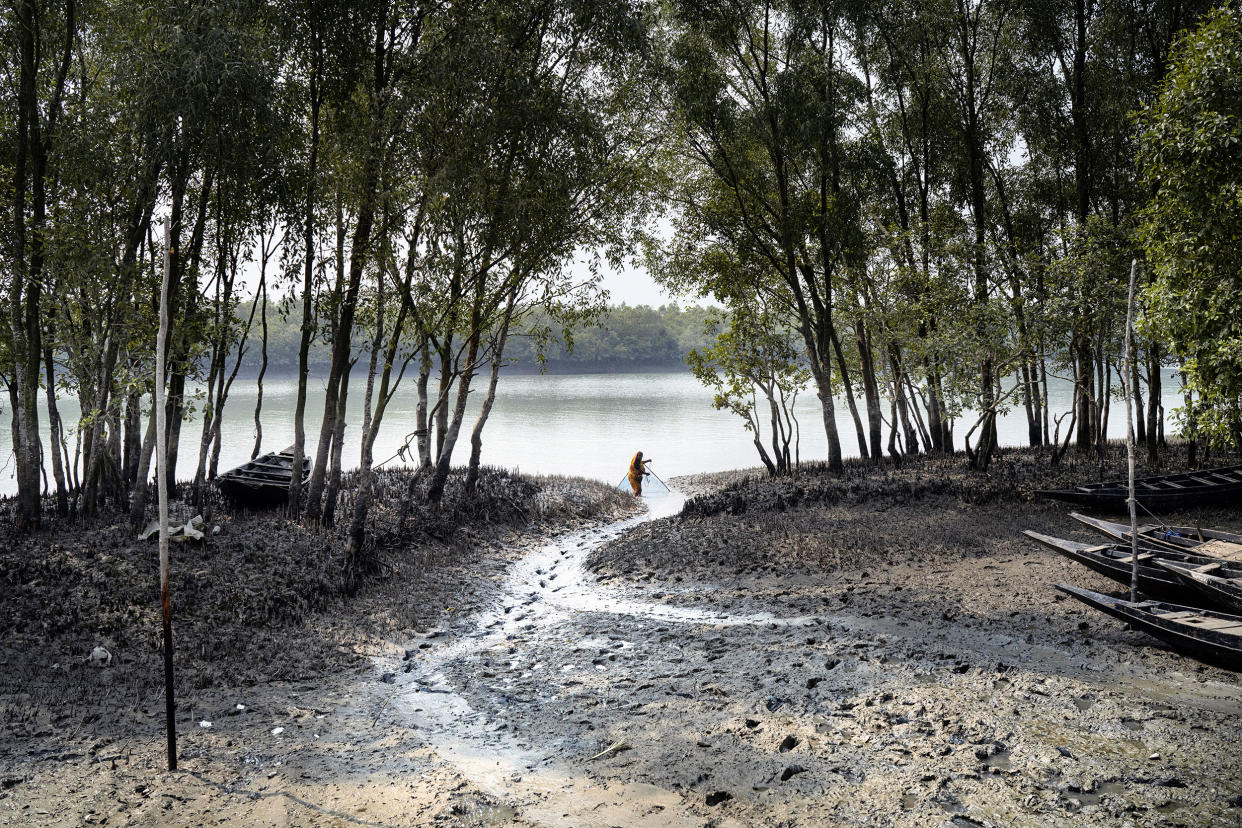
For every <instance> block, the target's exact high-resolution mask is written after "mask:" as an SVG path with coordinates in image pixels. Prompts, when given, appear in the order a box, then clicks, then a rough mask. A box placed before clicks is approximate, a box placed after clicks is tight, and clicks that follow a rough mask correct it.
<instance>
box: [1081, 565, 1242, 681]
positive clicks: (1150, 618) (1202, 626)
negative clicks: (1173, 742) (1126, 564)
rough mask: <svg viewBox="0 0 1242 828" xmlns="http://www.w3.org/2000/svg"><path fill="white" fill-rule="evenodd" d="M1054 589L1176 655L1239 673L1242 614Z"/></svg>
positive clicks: (1240, 665)
mask: <svg viewBox="0 0 1242 828" xmlns="http://www.w3.org/2000/svg"><path fill="white" fill-rule="evenodd" d="M1057 589H1059V590H1061V591H1062V592H1064V593H1065V594H1066V595H1069V596H1072V597H1074V598H1077V599H1078V600H1079V601H1082V602H1083V603H1084V604H1087V605H1088V606H1091V607H1094V608H1095V609H1098V610H1100V611H1101V612H1106V613H1108V614H1109V615H1111V616H1113V617H1114V618H1119V619H1121V620H1122V621H1125V622H1127V623H1128V624H1131V625H1132V626H1134V627H1137V628H1138V629H1141V630H1143V631H1144V632H1146V633H1149V634H1150V635H1154V636H1155V637H1157V638H1159V639H1161V640H1162V641H1164V642H1166V643H1167V644H1169V645H1170V646H1171V647H1173V649H1175V650H1177V651H1178V652H1183V653H1187V654H1189V655H1193V656H1195V657H1196V658H1201V659H1203V660H1204V661H1210V662H1212V663H1214V664H1217V665H1219V666H1221V667H1225V668H1227V669H1229V670H1242V615H1230V614H1227V613H1223V612H1212V611H1211V610H1204V609H1198V608H1196V607H1187V606H1181V605H1179V604H1166V603H1164V602H1161V601H1127V600H1125V599H1122V598H1114V597H1112V596H1111V595H1105V594H1103V593H1101V592H1092V591H1091V590H1089V589H1082V588H1080V587H1076V586H1071V585H1070V584H1057Z"/></svg>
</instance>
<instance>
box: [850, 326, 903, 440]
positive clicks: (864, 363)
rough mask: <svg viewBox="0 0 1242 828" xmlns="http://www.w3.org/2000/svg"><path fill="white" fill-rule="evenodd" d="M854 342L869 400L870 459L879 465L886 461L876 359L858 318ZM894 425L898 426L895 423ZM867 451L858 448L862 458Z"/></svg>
mask: <svg viewBox="0 0 1242 828" xmlns="http://www.w3.org/2000/svg"><path fill="white" fill-rule="evenodd" d="M854 341H855V342H856V343H857V345H858V359H859V366H860V370H861V372H862V381H863V395H864V397H865V398H866V400H867V426H868V436H869V444H870V446H871V454H870V457H871V461H872V462H873V463H878V462H880V461H881V460H883V459H884V449H883V448H882V447H881V441H882V440H883V439H884V435H883V427H882V425H881V421H882V419H883V417H882V415H881V413H880V388H879V384H878V383H877V382H876V377H875V359H874V355H873V354H872V352H871V337H870V336H869V335H868V334H867V331H866V328H865V327H864V326H863V321H862V319H860V318H857V317H855V319H854ZM894 425H896V424H895V423H894ZM865 449H866V447H865V446H863V445H862V444H860V445H859V446H858V450H859V452H860V456H862V457H866V456H868V455H867V454H866V451H865Z"/></svg>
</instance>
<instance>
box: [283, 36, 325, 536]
mask: <svg viewBox="0 0 1242 828" xmlns="http://www.w3.org/2000/svg"><path fill="white" fill-rule="evenodd" d="M323 61H324V46H323V43H322V42H321V41H320V40H319V38H318V36H316V37H315V50H314V54H313V56H312V58H311V72H310V150H309V155H310V158H309V162H308V164H307V177H306V203H305V207H304V209H305V215H304V216H303V217H302V219H303V225H302V270H303V284H302V337H301V340H300V342H299V345H298V396H297V402H296V403H295V404H294V407H293V466H292V468H293V469H294V474H293V475H292V476H291V477H290V478H289V502H288V508H289V515H290V516H291V517H293V518H294V519H296V518H298V517H300V516H301V514H302V501H303V492H302V475H301V474H299V473H298V470H300V469H301V468H302V466H303V463H304V462H305V458H306V385H307V380H308V379H309V377H310V366H309V361H310V341H311V334H312V333H313V332H314V328H315V320H314V311H313V304H314V295H315V202H316V197H317V196H316V193H317V188H316V183H317V179H318V175H319V108H320V106H321V105H322V103H323V89H322V86H321V85H320V73H321V72H322V70H323Z"/></svg>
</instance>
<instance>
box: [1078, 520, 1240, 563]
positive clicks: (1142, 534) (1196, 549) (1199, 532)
mask: <svg viewBox="0 0 1242 828" xmlns="http://www.w3.org/2000/svg"><path fill="white" fill-rule="evenodd" d="M1070 517H1072V518H1073V519H1074V520H1076V521H1078V522H1079V523H1083V524H1086V525H1087V526H1090V527H1091V528H1092V529H1094V530H1096V531H1097V532H1100V533H1101V534H1103V535H1104V536H1105V537H1109V538H1112V539H1113V540H1116V541H1121V542H1123V543H1129V541H1130V524H1128V523H1113V522H1112V521H1111V520H1103V519H1101V518H1093V517H1088V516H1086V515H1083V514H1079V513H1078V512H1070ZM1138 539H1139V544H1140V545H1142V546H1147V547H1152V548H1157V549H1170V550H1173V551H1177V552H1193V553H1195V554H1197V555H1208V556H1210V557H1213V558H1223V559H1225V560H1230V561H1242V535H1238V534H1235V533H1233V532H1224V531H1221V530H1220V529H1200V528H1198V527H1191V526H1164V525H1161V524H1157V523H1143V524H1139V527H1138Z"/></svg>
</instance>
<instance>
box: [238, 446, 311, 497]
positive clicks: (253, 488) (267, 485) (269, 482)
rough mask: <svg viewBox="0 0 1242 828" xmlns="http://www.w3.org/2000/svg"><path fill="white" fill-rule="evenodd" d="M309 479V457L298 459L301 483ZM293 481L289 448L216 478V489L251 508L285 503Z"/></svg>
mask: <svg viewBox="0 0 1242 828" xmlns="http://www.w3.org/2000/svg"><path fill="white" fill-rule="evenodd" d="M309 479H310V459H309V458H303V459H302V485H306V483H307V481H308V480H309ZM292 480H293V452H292V451H290V450H289V449H286V450H285V451H281V452H273V453H271V454H265V455H263V456H262V457H257V458H255V459H254V460H251V461H250V462H249V463H243V464H242V465H240V466H238V467H237V468H235V469H229V470H228V471H226V472H224V473H222V474H221V475H220V476H219V477H217V478H216V488H218V489H219V490H220V492H221V494H223V495H224V496H225V497H227V498H228V499H229V500H232V501H233V502H234V503H237V504H239V505H243V506H249V507H252V508H264V507H272V506H279V505H281V504H284V503H286V502H288V499H289V484H290V482H291V481H292Z"/></svg>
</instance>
